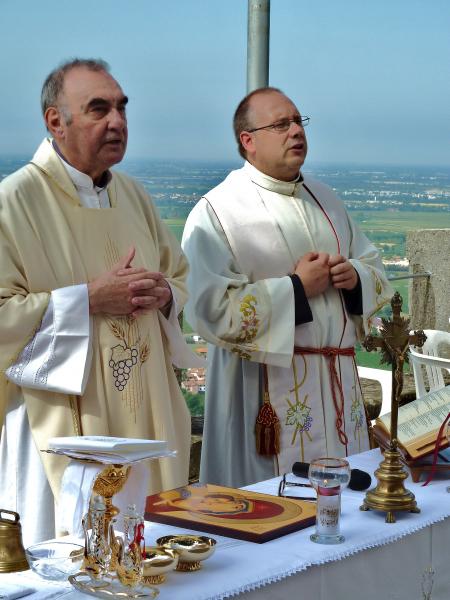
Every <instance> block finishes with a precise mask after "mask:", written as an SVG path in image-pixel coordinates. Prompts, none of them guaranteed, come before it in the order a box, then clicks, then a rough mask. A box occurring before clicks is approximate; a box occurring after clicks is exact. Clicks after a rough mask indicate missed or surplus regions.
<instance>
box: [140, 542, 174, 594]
mask: <svg viewBox="0 0 450 600" xmlns="http://www.w3.org/2000/svg"><path fill="white" fill-rule="evenodd" d="M179 558H180V555H179V554H178V552H176V551H175V550H172V548H162V547H158V546H145V558H144V559H143V561H142V567H143V578H142V582H143V583H144V584H151V585H152V584H155V583H156V584H158V583H164V581H165V580H166V573H168V572H169V571H173V570H174V569H176V568H177V566H178V561H179Z"/></svg>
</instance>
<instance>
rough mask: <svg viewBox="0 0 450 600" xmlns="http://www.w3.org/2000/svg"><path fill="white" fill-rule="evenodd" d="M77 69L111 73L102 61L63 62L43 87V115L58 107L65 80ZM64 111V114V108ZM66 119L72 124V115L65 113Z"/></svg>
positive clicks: (80, 59) (90, 59)
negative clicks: (67, 75) (70, 72)
mask: <svg viewBox="0 0 450 600" xmlns="http://www.w3.org/2000/svg"><path fill="white" fill-rule="evenodd" d="M76 67H84V68H86V69H89V71H105V72H106V73H109V71H110V69H109V65H108V63H107V62H105V61H104V60H101V59H95V58H72V59H71V60H68V61H65V62H63V63H62V64H61V65H59V66H58V67H56V69H53V71H52V72H51V73H50V74H49V75H48V76H47V79H46V80H45V81H44V85H43V86H42V91H41V109H42V114H43V115H45V112H46V110H47V108H49V107H50V106H56V105H57V103H58V99H59V96H60V94H61V92H62V90H63V87H64V78H65V76H66V74H67V73H68V72H69V71H71V70H72V69H75V68H76ZM62 110H63V112H64V108H63V107H62ZM64 117H65V119H66V122H67V123H68V124H70V120H71V115H70V114H67V113H64Z"/></svg>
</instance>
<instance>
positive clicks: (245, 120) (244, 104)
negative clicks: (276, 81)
mask: <svg viewBox="0 0 450 600" xmlns="http://www.w3.org/2000/svg"><path fill="white" fill-rule="evenodd" d="M272 92H277V93H278V94H283V96H284V93H283V92H282V91H281V90H279V89H278V88H276V87H263V88H259V89H257V90H253V92H250V94H247V96H245V98H243V99H242V100H241V101H240V102H239V104H238V107H237V109H236V111H235V113H234V117H233V130H234V136H235V138H236V142H237V145H238V150H239V154H240V155H241V156H242V158H245V159H246V158H247V155H246V152H245V148H244V146H243V145H242V143H241V133H242V132H243V131H248V130H249V129H251V128H252V123H250V119H249V112H250V101H251V99H252V98H253V97H254V96H260V95H262V94H270V93H272Z"/></svg>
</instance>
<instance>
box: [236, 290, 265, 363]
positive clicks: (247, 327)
mask: <svg viewBox="0 0 450 600" xmlns="http://www.w3.org/2000/svg"><path fill="white" fill-rule="evenodd" d="M257 304H258V301H257V300H256V298H255V296H253V295H252V294H247V295H246V296H244V297H243V298H242V299H241V305H240V307H239V312H241V313H242V316H241V331H240V333H239V335H238V336H237V338H236V341H235V343H236V344H240V345H244V346H245V348H244V349H242V348H239V347H237V346H236V347H234V348H232V349H231V352H234V353H235V354H238V355H239V356H240V357H241V358H246V359H247V360H249V359H250V358H251V356H250V352H255V351H256V350H258V345H257V344H255V343H253V340H254V339H255V338H256V336H257V335H258V329H259V325H260V320H259V319H258V314H257V312H256V306H257Z"/></svg>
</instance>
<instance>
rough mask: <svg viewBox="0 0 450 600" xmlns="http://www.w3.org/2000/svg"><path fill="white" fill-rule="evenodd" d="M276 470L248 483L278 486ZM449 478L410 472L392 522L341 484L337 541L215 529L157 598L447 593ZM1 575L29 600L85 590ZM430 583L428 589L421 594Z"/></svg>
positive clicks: (443, 599)
mask: <svg viewBox="0 0 450 600" xmlns="http://www.w3.org/2000/svg"><path fill="white" fill-rule="evenodd" d="M380 461H381V454H380V452H379V450H371V451H369V452H365V453H363V454H359V455H355V456H353V457H350V458H349V462H350V463H351V466H352V468H359V469H363V470H365V471H367V472H369V473H371V474H373V472H374V470H375V469H376V468H377V467H378V464H379V462H380ZM278 482H279V478H274V479H271V480H268V481H265V482H261V483H258V484H255V485H253V486H250V487H249V489H252V490H255V491H260V492H264V493H271V494H275V495H276V494H277V490H278ZM447 485H448V480H444V479H436V480H433V481H432V482H431V483H430V484H429V485H428V486H427V487H422V485H421V484H420V483H419V484H417V483H416V484H415V483H413V482H412V481H411V478H408V479H407V480H406V486H407V487H408V489H410V490H411V491H412V492H413V493H414V494H415V496H416V500H417V504H418V506H419V508H420V509H421V512H420V514H412V513H397V521H396V523H389V524H387V523H385V519H384V514H381V513H376V512H372V511H370V512H361V511H360V510H359V507H360V505H361V503H362V500H363V498H364V492H355V491H352V490H349V489H347V490H345V491H344V492H343V496H342V521H341V531H342V533H343V534H344V535H345V538H346V540H345V542H344V543H342V544H339V545H333V546H323V545H318V544H314V543H312V542H311V541H310V539H309V536H310V534H311V533H312V530H313V528H312V527H309V528H307V529H303V530H301V531H298V532H295V533H291V534H289V535H286V536H284V537H281V538H278V539H276V540H272V541H270V542H266V543H265V544H255V543H251V542H245V541H241V540H235V539H231V538H226V537H220V536H214V537H215V538H216V539H217V549H216V552H215V553H214V554H213V556H212V557H211V558H210V559H208V560H207V561H205V562H204V564H203V567H202V569H201V570H200V571H198V572H193V573H181V572H172V573H170V574H169V575H168V577H167V581H166V582H165V583H163V584H162V585H160V586H159V588H160V594H159V596H158V598H161V600H165V599H167V600H220V599H224V598H231V597H236V596H237V597H238V598H242V600H264V599H267V600H269V599H270V600H278V599H279V600H281V599H291V598H301V599H302V600H303V599H305V600H308V599H310V598H313V599H314V600H331V599H333V600H353V599H357V598H358V599H359V598H363V599H364V600H380V598H383V600H385V599H386V600H387V599H389V600H416V599H417V600H423V599H425V600H448V599H449V598H450V550H449V548H450V518H449V517H450V494H449V493H447V491H446V487H447ZM181 531H183V532H186V531H188V530H185V529H183V530H180V529H178V528H176V527H169V526H167V525H162V524H156V523H149V522H147V523H146V527H145V539H146V543H147V544H154V543H155V539H156V538H157V537H159V536H161V535H165V534H169V533H179V532H181ZM2 582H5V583H6V582H14V583H20V584H23V585H27V586H29V587H30V588H34V589H35V590H36V591H35V592H34V593H31V594H29V595H27V596H25V598H26V599H27V600H45V599H47V598H52V599H53V598H55V599H58V598H64V600H86V599H87V598H89V596H86V595H84V594H81V593H80V592H77V591H75V590H73V588H71V586H70V584H68V583H67V584H61V583H52V582H47V581H43V580H42V579H39V578H38V577H37V576H36V575H35V574H34V573H32V572H30V571H25V572H22V573H16V574H9V575H0V597H1V590H2ZM430 590H431V595H425V594H426V592H427V591H428V592H429V591H430Z"/></svg>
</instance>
